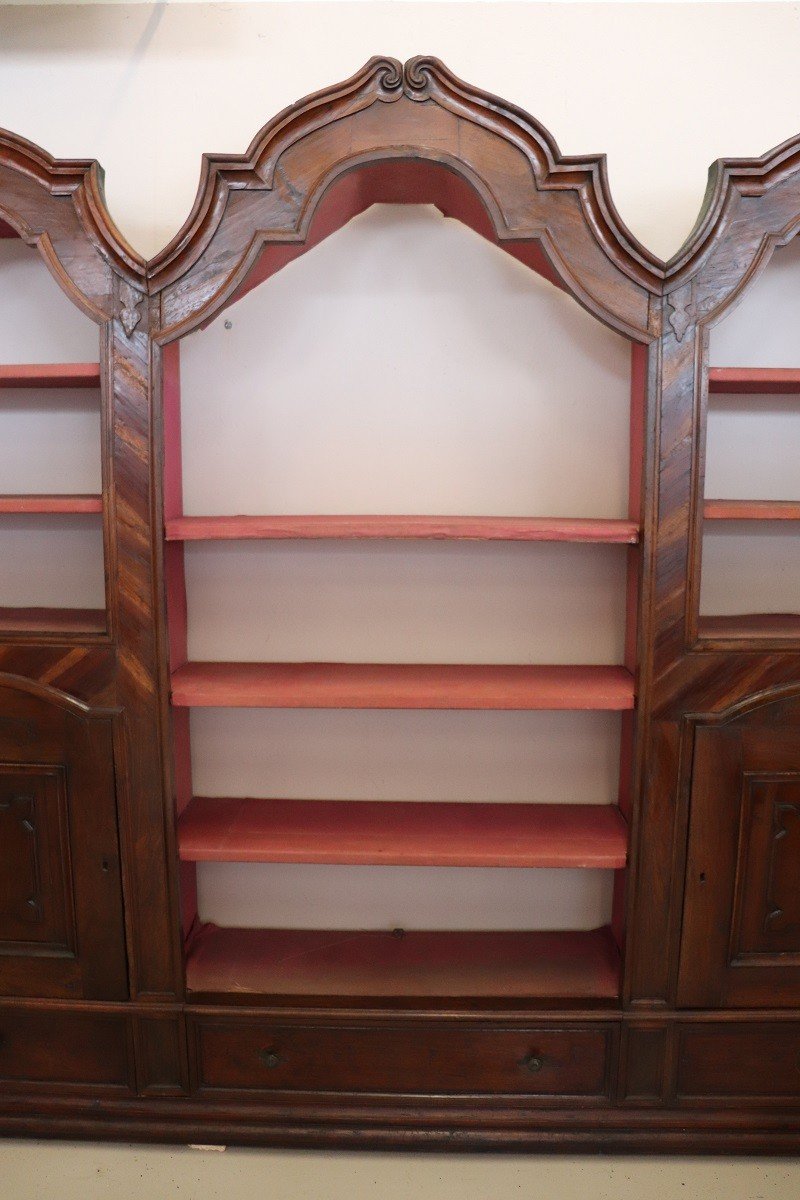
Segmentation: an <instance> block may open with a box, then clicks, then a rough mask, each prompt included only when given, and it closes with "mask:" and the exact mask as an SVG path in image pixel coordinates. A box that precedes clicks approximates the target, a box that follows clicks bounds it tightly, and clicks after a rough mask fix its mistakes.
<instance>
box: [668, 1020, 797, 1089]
mask: <svg viewBox="0 0 800 1200" xmlns="http://www.w3.org/2000/svg"><path fill="white" fill-rule="evenodd" d="M677 1091H678V1097H679V1098H680V1099H681V1100H692V1099H696V1100H698V1101H710V1100H714V1099H735V1100H737V1101H740V1102H742V1101H743V1102H751V1103H757V1104H769V1103H770V1102H774V1103H776V1104H783V1105H785V1104H786V1103H787V1102H792V1101H794V1102H795V1103H796V1104H800V1025H796V1024H784V1023H783V1022H781V1023H779V1024H778V1023H776V1024H770V1025H766V1024H758V1023H756V1022H753V1023H748V1024H746V1025H739V1024H737V1025H705V1026H699V1027H698V1026H695V1027H693V1028H690V1029H683V1030H681V1031H680V1034H679V1041H678V1088H677Z"/></svg>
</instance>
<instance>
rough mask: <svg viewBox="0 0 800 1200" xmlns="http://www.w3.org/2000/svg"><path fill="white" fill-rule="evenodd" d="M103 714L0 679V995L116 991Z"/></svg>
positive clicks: (121, 991) (111, 803)
mask: <svg viewBox="0 0 800 1200" xmlns="http://www.w3.org/2000/svg"><path fill="white" fill-rule="evenodd" d="M116 809H117V806H116V795H115V787H114V748H113V717H112V715H111V714H102V713H93V712H91V711H90V710H87V709H85V708H84V707H83V706H82V705H80V704H78V703H76V702H75V701H72V700H71V699H70V698H69V697H66V696H64V695H62V694H61V693H59V692H56V691H54V690H52V689H47V688H42V687H39V686H38V685H36V684H32V683H28V682H27V681H25V680H22V679H19V680H14V679H13V677H8V676H6V677H5V678H2V677H0V995H2V996H40V997H68V998H71V999H102V1000H121V999H125V998H127V995H128V983H127V964H126V957H125V940H124V929H123V919H122V891H121V885H120V867H119V848H118V840H117V824H116V821H117V816H116Z"/></svg>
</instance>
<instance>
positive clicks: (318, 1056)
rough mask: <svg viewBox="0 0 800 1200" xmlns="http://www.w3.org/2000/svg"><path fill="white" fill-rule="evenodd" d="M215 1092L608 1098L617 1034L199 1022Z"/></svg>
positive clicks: (203, 1082)
mask: <svg viewBox="0 0 800 1200" xmlns="http://www.w3.org/2000/svg"><path fill="white" fill-rule="evenodd" d="M194 1033H195V1038H196V1044H197V1072H198V1083H199V1086H200V1088H201V1089H203V1090H204V1091H205V1090H208V1091H220V1090H225V1091H228V1092H236V1091H248V1092H252V1091H254V1090H255V1091H264V1092H266V1091H275V1090H287V1091H311V1092H331V1091H333V1092H379V1093H386V1092H390V1093H391V1092H401V1093H402V1092H405V1093H409V1094H412V1095H413V1094H415V1093H420V1092H422V1093H424V1092H437V1093H449V1094H453V1093H455V1094H457V1093H467V1094H473V1095H474V1094H475V1093H481V1092H483V1093H487V1094H490V1095H501V1096H502V1095H508V1094H513V1095H529V1096H542V1097H548V1098H550V1097H555V1098H557V1099H558V1100H560V1101H561V1102H562V1103H563V1102H564V1101H565V1100H568V1099H570V1098H572V1097H580V1098H581V1099H582V1100H583V1102H584V1103H585V1102H586V1101H589V1100H594V1101H595V1102H598V1101H603V1100H607V1099H608V1095H609V1089H610V1080H611V1070H610V1066H611V1063H610V1050H611V1034H612V1029H611V1028H609V1027H608V1026H602V1025H598V1026H595V1027H594V1028H592V1027H586V1026H584V1027H581V1028H573V1029H559V1030H552V1029H547V1028H544V1029H542V1028H536V1026H533V1027H532V1028H526V1027H525V1026H522V1027H521V1028H519V1029H493V1028H491V1027H485V1026H484V1027H478V1028H474V1027H467V1028H463V1027H456V1026H453V1025H448V1024H443V1023H437V1022H435V1021H432V1022H431V1023H430V1026H428V1027H427V1028H426V1027H419V1026H414V1025H395V1026H392V1025H388V1026H386V1025H369V1024H365V1025H357V1026H355V1027H353V1026H350V1027H348V1028H346V1029H342V1028H341V1026H338V1027H337V1026H336V1025H316V1026H314V1025H311V1026H306V1025H281V1024H279V1023H277V1022H271V1021H258V1020H255V1021H254V1020H247V1019H245V1020H244V1021H241V1020H240V1021H231V1020H228V1021H226V1020H224V1019H222V1020H220V1019H216V1020H214V1019H211V1018H206V1019H205V1020H202V1019H201V1020H199V1021H198V1022H197V1023H196V1025H195V1027H194Z"/></svg>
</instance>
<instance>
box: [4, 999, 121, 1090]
mask: <svg viewBox="0 0 800 1200" xmlns="http://www.w3.org/2000/svg"><path fill="white" fill-rule="evenodd" d="M130 1074H131V1072H130V1065H129V1055H128V1037H127V1021H126V1019H125V1017H123V1016H115V1015H110V1014H100V1015H95V1014H94V1013H65V1012H47V1011H44V1010H40V1011H37V1012H30V1011H28V1012H25V1011H22V1010H17V1009H0V1087H2V1085H3V1083H11V1082H15V1083H32V1084H38V1083H48V1084H51V1083H56V1084H106V1085H111V1086H116V1087H124V1088H126V1089H128V1088H129V1087H130Z"/></svg>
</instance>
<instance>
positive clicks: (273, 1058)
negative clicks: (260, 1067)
mask: <svg viewBox="0 0 800 1200" xmlns="http://www.w3.org/2000/svg"><path fill="white" fill-rule="evenodd" d="M258 1057H259V1058H260V1059H261V1061H262V1063H263V1064H264V1066H265V1067H277V1066H278V1064H279V1063H280V1061H281V1056H280V1055H279V1054H277V1053H276V1051H275V1050H259V1052H258Z"/></svg>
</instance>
